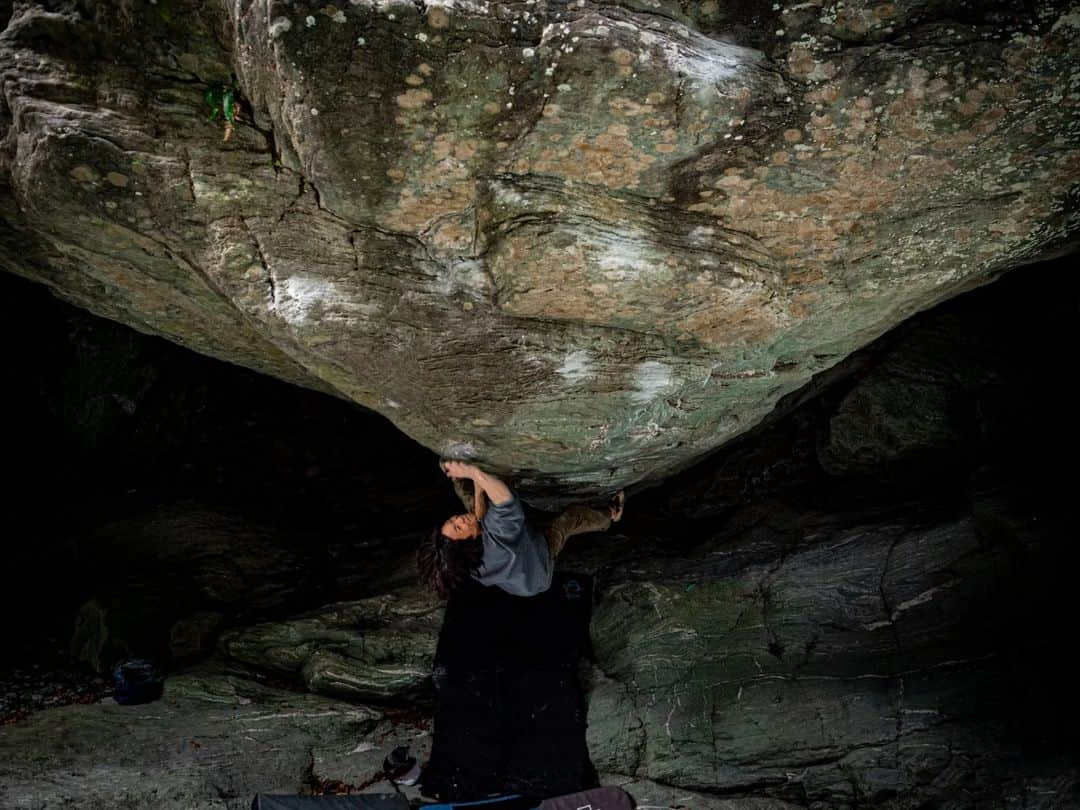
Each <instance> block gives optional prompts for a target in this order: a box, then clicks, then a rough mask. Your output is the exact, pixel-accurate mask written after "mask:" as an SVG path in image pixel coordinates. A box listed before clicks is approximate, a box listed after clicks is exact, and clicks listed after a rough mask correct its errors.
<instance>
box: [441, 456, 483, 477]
mask: <svg viewBox="0 0 1080 810" xmlns="http://www.w3.org/2000/svg"><path fill="white" fill-rule="evenodd" d="M439 466H440V467H441V468H442V471H443V472H444V473H446V475H447V477H448V478H467V479H469V480H470V481H475V480H476V478H477V476H479V475H480V469H479V468H478V467H475V466H474V465H472V464H467V463H465V462H464V461H445V460H444V461H440V462H439Z"/></svg>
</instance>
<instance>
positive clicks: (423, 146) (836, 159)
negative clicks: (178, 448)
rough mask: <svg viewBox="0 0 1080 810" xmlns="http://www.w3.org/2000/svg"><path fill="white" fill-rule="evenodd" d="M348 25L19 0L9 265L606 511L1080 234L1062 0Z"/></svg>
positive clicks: (193, 5)
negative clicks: (605, 499)
mask: <svg viewBox="0 0 1080 810" xmlns="http://www.w3.org/2000/svg"><path fill="white" fill-rule="evenodd" d="M339 6H340V7H339ZM339 6H335V5H328V6H320V5H318V4H306V3H281V2H271V1H270V0H267V2H260V3H254V2H242V1H241V0H220V1H219V2H194V0H162V1H161V2H158V3H157V4H155V5H154V6H153V7H152V8H138V9H134V8H133V7H132V6H131V4H129V3H125V2H115V3H104V4H102V3H91V2H85V1H84V0H65V2H57V3H50V4H47V5H42V4H37V3H29V2H22V3H16V4H14V5H13V6H10V8H11V11H10V14H9V12H8V11H7V8H8V7H6V6H4V5H0V13H2V16H0V23H6V30H5V31H4V33H3V34H2V36H0V71H2V74H3V77H4V83H3V100H2V101H0V135H2V137H3V141H2V149H0V217H2V218H3V221H4V223H5V227H4V229H3V230H2V231H0V267H4V268H5V269H8V270H10V271H13V272H16V273H19V274H21V275H24V276H27V277H29V278H33V279H36V280H39V281H42V282H44V283H46V284H48V285H49V286H50V287H51V288H53V289H54V290H55V291H56V292H57V293H58V294H59V295H61V296H62V297H64V298H66V299H68V300H70V301H73V302H75V303H78V304H79V305H81V306H84V307H86V308H88V309H90V310H92V311H94V312H97V313H100V314H102V315H105V316H107V317H110V318H113V319H116V320H120V321H124V322H126V323H129V324H131V325H133V326H135V327H136V328H138V329H141V330H144V331H148V332H153V333H156V334H159V335H163V336H165V337H167V338H169V339H170V340H173V341H176V342H178V343H181V344H183V345H185V346H189V347H191V348H193V349H196V350H198V351H201V352H204V353H207V354H211V355H213V356H216V357H221V358H225V359H228V360H231V361H233V362H236V363H240V364H243V365H246V366H249V367H251V368H255V369H258V370H261V371H264V372H267V373H270V374H274V375H276V376H278V377H280V378H282V379H285V380H289V381H292V382H297V383H300V384H302V385H306V386H309V387H312V388H316V389H319V390H322V391H330V392H333V393H335V394H337V395H339V396H342V397H345V398H347V399H350V400H353V401H355V402H357V403H360V404H363V405H365V406H367V407H370V408H373V409H375V410H377V411H379V412H381V413H383V414H386V415H387V416H388V417H389V418H391V419H392V420H393V421H394V422H395V423H396V424H397V425H398V426H399V427H400V428H401V429H402V430H404V431H405V432H406V433H408V434H409V435H410V436H412V437H414V438H416V439H417V440H419V441H420V442H422V443H423V444H425V445H427V446H428V447H430V448H432V449H434V450H436V451H438V452H440V453H443V454H451V455H457V456H473V457H476V458H479V459H482V460H483V461H485V462H486V463H488V464H490V465H491V466H492V467H493V468H494V469H497V470H499V471H501V472H503V473H515V474H517V475H518V476H519V477H520V478H522V479H523V482H524V486H525V488H526V489H527V490H528V489H529V488H532V490H533V491H534V492H540V491H541V489H542V488H543V486H544V485H546V484H555V485H558V486H561V487H564V488H571V489H576V490H578V491H580V490H597V491H599V490H611V489H614V488H615V487H618V486H622V485H625V484H629V483H633V482H636V481H642V480H649V479H653V480H655V479H658V478H660V477H662V476H664V475H665V474H666V473H669V472H671V471H673V470H675V469H678V468H680V467H684V466H686V465H687V464H688V463H690V462H691V461H692V460H693V459H695V458H697V457H700V456H701V455H702V454H704V453H706V452H707V451H709V450H711V449H713V448H715V447H717V446H718V445H720V444H722V443H723V442H725V441H726V440H728V439H730V438H732V437H734V436H736V435H738V434H740V433H742V432H744V431H745V430H747V429H748V428H749V427H751V426H753V425H754V424H756V423H757V422H758V421H760V419H761V418H763V417H764V416H765V415H766V414H768V413H769V412H770V411H771V410H772V408H773V407H774V405H775V403H776V402H777V401H778V399H779V398H780V397H782V396H783V395H784V394H786V393H788V392H791V391H793V390H795V389H797V388H799V387H800V386H802V385H803V384H804V383H806V382H807V381H808V380H810V379H811V377H812V376H813V375H814V374H815V373H817V372H819V371H821V370H823V369H826V368H828V367H830V366H832V365H834V364H835V363H836V362H837V361H839V360H840V359H841V358H843V357H844V356H846V355H847V354H849V353H850V352H852V351H853V350H855V349H857V348H858V347H860V346H862V345H864V344H865V343H867V342H868V341H869V340H871V339H873V338H875V337H876V336H878V335H880V334H882V333H883V332H884V331H886V330H887V329H888V328H890V327H891V326H893V325H895V324H897V323H898V322H900V321H901V320H903V319H904V318H905V317H907V316H908V315H910V314H911V313H913V312H915V311H918V310H920V309H924V308H926V307H929V306H931V305H932V304H934V303H936V302H938V301H941V300H943V299H945V298H948V297H950V296H951V295H953V294H955V293H956V292H958V291H960V290H962V289H966V288H970V287H972V286H976V285H978V284H981V283H984V282H986V281H988V280H990V279H991V278H993V277H995V276H996V275H998V274H999V273H1001V272H1002V271H1004V270H1006V269H1008V268H1010V267H1014V266H1017V265H1020V264H1024V263H1027V262H1029V261H1032V260H1033V259H1034V258H1037V257H1039V256H1041V255H1047V254H1049V253H1053V252H1055V251H1059V250H1061V249H1063V246H1064V245H1066V244H1067V243H1069V241H1070V240H1071V239H1072V238H1073V236H1074V232H1075V224H1076V221H1075V206H1073V205H1071V202H1073V201H1074V200H1075V192H1076V182H1077V170H1078V166H1080V163H1078V159H1077V135H1076V129H1075V126H1074V119H1075V116H1076V102H1077V99H1078V88H1077V80H1078V73H1077V67H1076V50H1077V37H1078V34H1080V23H1078V22H1077V17H1076V13H1075V11H1074V10H1073V9H1072V7H1071V6H1070V5H1069V4H1068V3H1065V2H1040V3H1035V4H1030V5H1028V6H1026V7H1025V8H1024V10H1023V11H1017V10H1016V9H1015V8H1014V7H1013V4H1008V3H991V4H980V5H979V8H978V9H974V8H972V7H970V6H969V5H965V4H960V3H934V4H894V3H877V2H868V1H867V2H864V1H863V0H857V2H848V3H844V4H840V3H833V2H825V1H824V0H815V1H814V2H810V3H798V4H794V3H780V4H774V5H773V6H768V5H767V4H764V5H763V4H748V5H739V4H735V5H734V6H729V4H723V3H716V2H705V3H690V2H676V0H656V2H637V1H636V0H625V2H616V0H611V1H610V2H593V1H592V0H588V2H574V3H563V2H539V3H532V2H505V3H502V2H456V1H454V2H451V1H450V0H441V1H440V2H426V3H425V2H420V3H415V2H404V0H402V1H401V2H397V1H396V0H389V2H378V3H376V2H372V1H371V0H362V1H361V2H356V1H354V2H350V3H341V4H339ZM9 16H10V19H7V18H8V17H9ZM233 74H235V76H236V78H237V81H238V86H239V88H240V93H241V96H240V98H241V100H240V119H239V121H238V123H237V126H236V129H235V133H234V134H233V135H232V137H231V138H230V139H229V140H228V141H222V140H221V137H222V127H221V124H220V121H215V122H208V121H207V114H208V112H209V108H208V107H207V106H206V104H205V103H204V101H203V94H204V92H205V91H206V90H208V89H210V88H212V87H213V86H215V85H219V84H223V83H228V82H229V81H230V79H231V76H232V75H233ZM219 118H220V117H219Z"/></svg>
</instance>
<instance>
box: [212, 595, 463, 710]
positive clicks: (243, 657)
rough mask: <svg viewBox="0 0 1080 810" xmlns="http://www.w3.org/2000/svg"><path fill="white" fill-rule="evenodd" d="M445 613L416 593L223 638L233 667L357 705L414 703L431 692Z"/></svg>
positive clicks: (351, 605) (358, 603)
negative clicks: (293, 680)
mask: <svg viewBox="0 0 1080 810" xmlns="http://www.w3.org/2000/svg"><path fill="white" fill-rule="evenodd" d="M442 615H443V611H442V605H441V603H440V602H439V601H438V599H436V598H435V597H434V596H433V595H432V594H430V593H427V592H426V591H423V590H421V589H420V588H418V587H416V586H414V587H412V588H410V589H406V590H401V591H395V592H392V593H387V594H383V595H381V596H377V597H373V598H371V599H362V600H359V601H356V602H348V603H342V604H337V605H329V606H327V607H326V608H323V609H321V610H319V611H317V612H315V613H313V614H309V615H306V616H300V617H297V618H295V619H292V620H288V621H282V622H273V623H266V624H260V625H255V626H254V627H250V628H246V629H243V630H237V631H233V632H231V633H228V634H226V636H224V637H223V638H222V640H221V645H220V646H221V649H222V651H223V652H224V653H225V655H227V656H228V657H229V658H231V659H233V660H234V661H237V662H240V663H244V664H247V665H250V666H252V667H255V668H259V669H263V670H270V671H274V672H278V673H284V674H287V675H291V676H294V677H297V678H298V679H301V678H302V680H303V683H304V684H305V685H306V686H307V688H308V689H310V690H311V691H312V692H317V693H320V694H324V695H330V696H332V697H339V698H349V699H353V700H357V701H364V700H387V699H392V698H396V699H399V700H400V699H415V698H417V697H419V696H421V695H424V694H425V693H426V692H428V691H430V687H431V662H432V659H433V658H434V656H435V644H436V642H437V641H438V636H439V627H440V625H441V624H442Z"/></svg>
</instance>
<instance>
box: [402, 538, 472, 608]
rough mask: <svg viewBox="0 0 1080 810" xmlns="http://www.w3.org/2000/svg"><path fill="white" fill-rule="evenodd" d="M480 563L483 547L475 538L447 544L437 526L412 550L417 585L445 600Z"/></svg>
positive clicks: (448, 541) (468, 578)
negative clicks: (417, 579) (419, 584)
mask: <svg viewBox="0 0 1080 810" xmlns="http://www.w3.org/2000/svg"><path fill="white" fill-rule="evenodd" d="M483 561H484V544H483V541H482V540H481V539H480V538H479V537H474V538H472V539H469V540H451V539H450V538H449V537H447V536H446V535H445V534H443V533H442V524H441V523H440V524H439V525H438V526H436V527H435V528H434V529H432V530H431V532H430V534H429V535H428V537H427V540H426V541H425V542H423V543H421V544H420V548H418V549H417V550H416V570H417V573H418V574H419V575H420V582H421V583H422V584H424V585H427V586H428V587H429V588H434V589H435V590H436V591H438V592H439V596H441V597H443V599H446V598H447V597H449V596H450V594H451V593H453V592H454V591H455V590H456V589H457V588H459V587H461V586H462V585H463V584H465V583H467V582H468V581H469V580H470V579H471V578H472V575H473V574H475V573H476V572H477V571H478V570H479V569H480V564H481V563H482V562H483Z"/></svg>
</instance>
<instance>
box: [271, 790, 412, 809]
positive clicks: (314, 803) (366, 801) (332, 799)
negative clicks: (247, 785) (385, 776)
mask: <svg viewBox="0 0 1080 810" xmlns="http://www.w3.org/2000/svg"><path fill="white" fill-rule="evenodd" d="M251 810H409V800H408V799H406V798H405V797H404V796H401V795H399V794H397V793H358V794H356V795H355V796H268V795H266V794H265V793H259V794H257V795H256V796H255V800H254V801H252V803H251Z"/></svg>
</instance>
